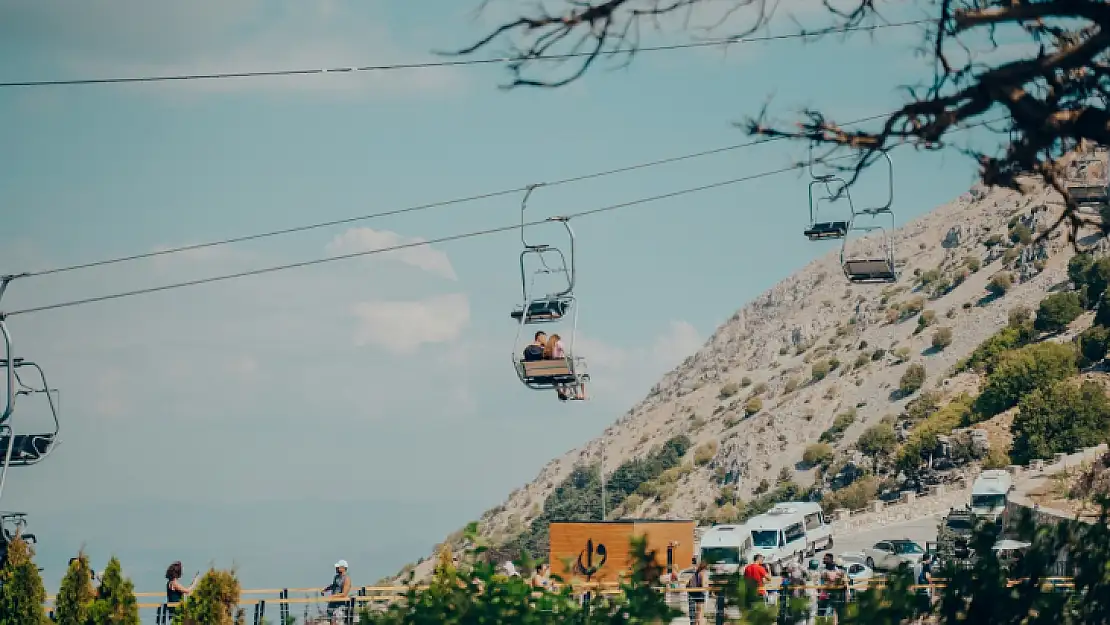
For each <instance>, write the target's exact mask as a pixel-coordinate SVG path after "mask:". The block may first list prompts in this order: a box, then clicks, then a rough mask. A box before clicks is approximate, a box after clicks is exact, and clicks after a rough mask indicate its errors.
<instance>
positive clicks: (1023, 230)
mask: <svg viewBox="0 0 1110 625" xmlns="http://www.w3.org/2000/svg"><path fill="white" fill-rule="evenodd" d="M1010 241H1011V242H1012V243H1020V244H1022V245H1029V244H1030V243H1032V242H1033V231H1031V230H1030V229H1029V226H1026V225H1025V224H1023V223H1018V224H1015V225H1014V227H1013V228H1010Z"/></svg>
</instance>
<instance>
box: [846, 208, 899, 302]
mask: <svg viewBox="0 0 1110 625" xmlns="http://www.w3.org/2000/svg"><path fill="white" fill-rule="evenodd" d="M863 215H868V216H871V217H877V218H884V217H887V216H889V218H890V230H887V228H886V227H884V226H882V225H866V226H865V225H860V224H859V223H858V218H859V217H861V216H863ZM893 230H894V213H892V212H890V211H889V210H880V211H877V212H875V213H871V214H860V215H856V216H855V217H853V218H852V223H851V225H850V227H849V231H850V232H860V233H861V234H862V235H866V234H869V233H871V232H875V231H878V232H879V233H880V235H881V237H882V238H881V240H880V241H879V247H880V250H879V251H878V252H877V253H875V252H872V253H866V254H860V253H854V252H852V251H851V250H850V249H849V243H850V237H845V238H844V243H843V244H842V245H841V248H840V265H841V267H842V268H843V270H844V276H845V277H846V278H848V281H849V282H851V283H853V284H870V283H890V282H896V281H897V280H898V269H897V267H896V266H895V263H894V243H893V240H892V239H891V236H892V232H893ZM853 240H854V239H853Z"/></svg>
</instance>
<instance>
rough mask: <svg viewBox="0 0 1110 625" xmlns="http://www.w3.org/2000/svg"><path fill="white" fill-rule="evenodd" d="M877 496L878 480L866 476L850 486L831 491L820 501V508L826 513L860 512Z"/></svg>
mask: <svg viewBox="0 0 1110 625" xmlns="http://www.w3.org/2000/svg"><path fill="white" fill-rule="evenodd" d="M878 494H879V480H877V479H876V478H875V477H874V476H870V475H868V476H866V477H864V478H862V479H859V480H856V481H855V482H852V484H851V485H849V486H846V487H844V488H841V489H840V490H837V491H833V492H832V493H829V494H827V495H825V496H824V497H823V498H822V499H821V507H822V508H823V509H824V510H825V512H826V513H829V512H832V511H833V510H837V509H840V508H844V509H846V510H862V509H863V508H866V507H867V504H869V503H870V502H871V500H873V499H875V497H877V496H878Z"/></svg>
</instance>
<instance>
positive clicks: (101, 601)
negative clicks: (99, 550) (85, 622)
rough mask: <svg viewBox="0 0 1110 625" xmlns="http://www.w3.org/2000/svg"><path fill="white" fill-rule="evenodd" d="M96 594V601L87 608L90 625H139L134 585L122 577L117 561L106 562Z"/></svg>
mask: <svg viewBox="0 0 1110 625" xmlns="http://www.w3.org/2000/svg"><path fill="white" fill-rule="evenodd" d="M96 594H97V597H96V601H94V602H93V604H92V607H90V608H89V622H91V623H92V625H139V602H138V601H137V600H136V599H135V585H134V584H132V583H131V580H130V579H128V578H126V577H124V576H123V571H122V570H121V568H120V564H119V560H118V559H116V558H114V557H113V558H112V559H111V560H109V561H108V567H107V568H106V569H104V575H103V577H102V578H101V580H100V588H99V589H98V590H97V593H96Z"/></svg>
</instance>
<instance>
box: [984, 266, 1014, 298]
mask: <svg viewBox="0 0 1110 625" xmlns="http://www.w3.org/2000/svg"><path fill="white" fill-rule="evenodd" d="M1013 285H1014V277H1013V275H1011V274H1010V273H1009V272H1006V271H1003V272H1000V273H996V274H995V275H994V276H992V277H991V279H990V282H988V283H987V291H990V293H991V295H994V296H996V297H1002V296H1003V295H1005V294H1006V291H1009V290H1010V287H1012V286H1013Z"/></svg>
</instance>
